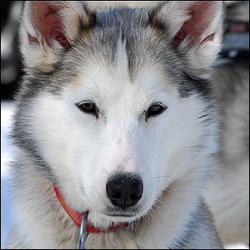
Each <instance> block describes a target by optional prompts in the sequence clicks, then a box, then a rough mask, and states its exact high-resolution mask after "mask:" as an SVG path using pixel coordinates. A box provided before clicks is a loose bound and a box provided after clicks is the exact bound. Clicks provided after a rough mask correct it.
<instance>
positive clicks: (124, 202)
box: [106, 174, 143, 210]
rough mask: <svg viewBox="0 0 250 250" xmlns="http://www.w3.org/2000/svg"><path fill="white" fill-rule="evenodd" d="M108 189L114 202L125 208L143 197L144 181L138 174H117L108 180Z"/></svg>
mask: <svg viewBox="0 0 250 250" xmlns="http://www.w3.org/2000/svg"><path fill="white" fill-rule="evenodd" d="M106 189H107V195H108V198H109V199H110V201H111V202H112V204H113V205H114V206H117V207H120V208H122V209H124V210H125V209H126V208H127V207H130V206H134V205H135V204H136V203H137V202H138V201H139V200H140V199H141V196H142V191H143V183H142V180H141V178H140V177H138V176H135V175H131V174H116V175H114V176H112V177H111V178H110V179H109V180H108V182H107V185H106Z"/></svg>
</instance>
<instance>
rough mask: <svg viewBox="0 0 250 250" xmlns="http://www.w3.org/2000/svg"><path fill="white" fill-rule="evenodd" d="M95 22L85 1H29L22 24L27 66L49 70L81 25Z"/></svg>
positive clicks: (70, 42)
mask: <svg viewBox="0 0 250 250" xmlns="http://www.w3.org/2000/svg"><path fill="white" fill-rule="evenodd" d="M93 22H94V20H93V16H92V13H90V11H89V9H88V8H87V6H86V4H85V3H82V2H73V1H27V2H25V3H24V8H23V16H22V19H21V25H20V47H21V52H22V54H23V57H24V62H25V63H26V65H27V66H28V68H37V69H39V70H41V71H46V70H50V69H51V68H52V67H53V64H55V63H57V62H58V61H59V60H60V54H62V52H64V51H65V50H66V49H67V48H69V47H71V46H72V44H73V43H74V41H75V40H76V38H77V35H78V34H79V32H80V30H81V29H86V30H87V29H88V28H89V27H90V26H91V25H92V23H93Z"/></svg>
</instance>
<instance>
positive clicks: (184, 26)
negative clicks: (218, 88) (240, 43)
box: [151, 1, 223, 75]
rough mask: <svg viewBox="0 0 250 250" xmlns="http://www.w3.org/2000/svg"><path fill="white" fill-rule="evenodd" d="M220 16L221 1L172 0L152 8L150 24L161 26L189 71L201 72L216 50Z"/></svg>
mask: <svg viewBox="0 0 250 250" xmlns="http://www.w3.org/2000/svg"><path fill="white" fill-rule="evenodd" d="M222 19H223V3H222V2H221V1H185V2H183V1H173V2H166V3H163V4H162V3H161V4H160V5H159V6H158V8H156V9H155V10H154V12H153V13H152V16H151V24H152V25H155V26H156V27H157V26H158V27H165V28H166V30H167V32H168V35H169V37H170V39H171V41H172V45H173V47H174V48H175V49H176V51H177V52H178V54H179V55H180V56H182V57H183V59H184V61H186V64H187V65H186V66H187V67H188V68H189V70H191V71H192V72H193V73H195V74H196V75H197V74H198V75H202V74H203V73H205V72H206V71H207V69H209V67H210V66H211V64H212V63H213V62H214V61H215V59H216V57H217V54H218V52H219V50H220V45H221V36H222Z"/></svg>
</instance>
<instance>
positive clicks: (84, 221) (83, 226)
mask: <svg viewBox="0 0 250 250" xmlns="http://www.w3.org/2000/svg"><path fill="white" fill-rule="evenodd" d="M88 215H89V211H87V212H86V213H83V214H82V220H81V225H80V230H79V237H78V249H84V243H85V241H86V239H87V237H88V232H87V231H86V228H87V220H88Z"/></svg>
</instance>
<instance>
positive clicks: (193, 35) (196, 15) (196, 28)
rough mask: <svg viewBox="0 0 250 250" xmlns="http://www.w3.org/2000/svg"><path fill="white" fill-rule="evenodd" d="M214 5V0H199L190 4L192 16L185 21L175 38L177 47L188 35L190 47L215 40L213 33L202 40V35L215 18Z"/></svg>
mask: <svg viewBox="0 0 250 250" xmlns="http://www.w3.org/2000/svg"><path fill="white" fill-rule="evenodd" d="M212 5H213V1H204V2H202V1H199V2H194V3H193V4H192V5H191V6H190V8H189V10H188V12H189V15H190V16H191V17H190V19H189V20H187V21H186V22H184V23H183V25H182V27H181V29H180V30H179V31H178V33H177V34H176V36H175V38H174V46H175V47H178V46H179V45H180V44H181V42H182V41H183V40H184V39H185V38H186V37H187V39H188V48H191V47H193V46H195V45H197V44H201V43H204V42H206V41H211V40H213V34H211V35H209V36H208V37H206V38H205V39H203V41H201V35H202V34H203V32H204V31H205V30H206V29H207V28H208V26H209V25H210V23H211V21H212V19H213V13H212V12H211V10H212Z"/></svg>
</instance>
